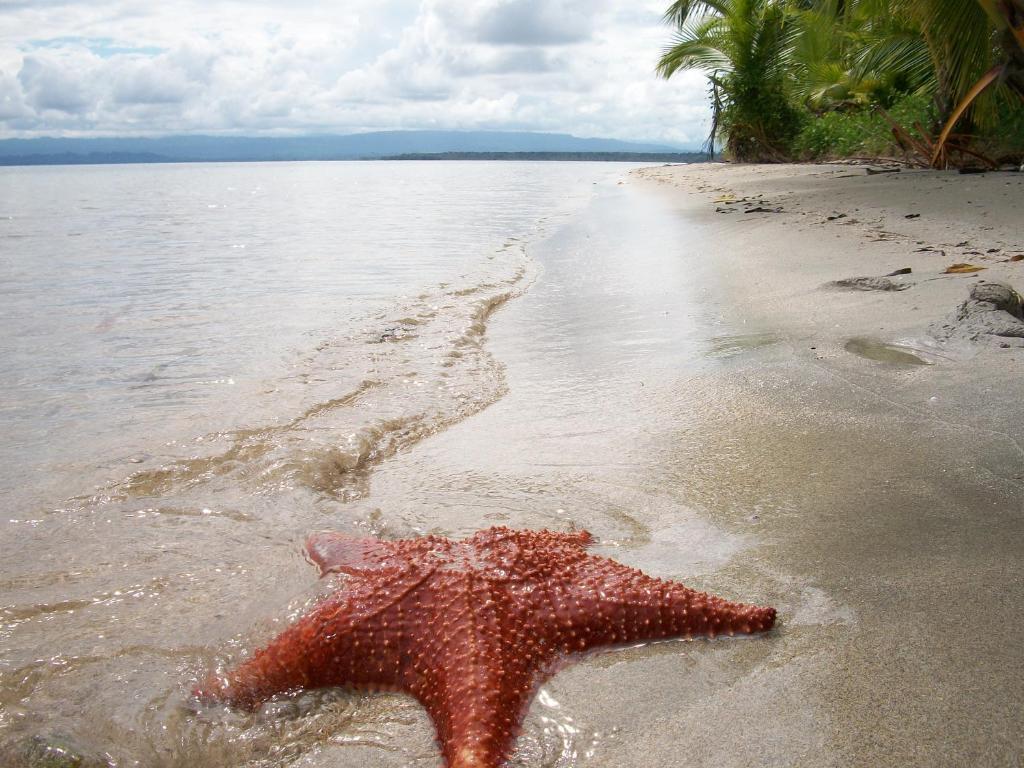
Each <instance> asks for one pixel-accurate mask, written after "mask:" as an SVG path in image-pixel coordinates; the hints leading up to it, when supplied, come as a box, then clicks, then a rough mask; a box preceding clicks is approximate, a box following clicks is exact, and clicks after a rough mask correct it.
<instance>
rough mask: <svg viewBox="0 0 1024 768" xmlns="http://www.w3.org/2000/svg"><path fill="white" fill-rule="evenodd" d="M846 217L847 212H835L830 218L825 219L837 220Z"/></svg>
mask: <svg viewBox="0 0 1024 768" xmlns="http://www.w3.org/2000/svg"><path fill="white" fill-rule="evenodd" d="M845 218H846V214H845V213H837V214H834V215H832V216H829V217H828V218H826V219H825V221H836V220H837V219H845Z"/></svg>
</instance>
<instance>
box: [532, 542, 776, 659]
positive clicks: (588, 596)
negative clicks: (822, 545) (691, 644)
mask: <svg viewBox="0 0 1024 768" xmlns="http://www.w3.org/2000/svg"><path fill="white" fill-rule="evenodd" d="M565 584H568V585H569V586H562V587H555V588H554V589H552V590H551V592H550V593H549V600H548V604H547V605H546V606H545V608H544V610H545V612H546V619H547V623H548V624H549V626H552V627H553V629H554V630H555V631H556V632H557V638H558V640H557V642H558V643H559V644H560V646H561V649H562V650H563V651H564V652H570V653H571V652H580V651H587V650H590V649H592V648H599V647H603V646H609V645H620V644H623V643H634V642H640V641H644V640H659V639H666V638H672V637H687V638H688V637H694V636H708V637H714V636H715V635H720V634H725V635H734V634H737V633H739V634H751V633H754V632H764V631H767V630H769V629H771V628H772V627H773V626H774V625H775V609H774V608H770V607H766V606H755V605H745V604H742V603H733V602H730V601H728V600H723V599H722V598H720V597H715V596H712V595H709V594H707V593H705V592H698V591H696V590H693V589H690V588H688V587H686V586H684V585H682V584H680V583H678V582H674V581H667V580H664V579H656V578H652V577H650V576H647V575H645V574H643V573H641V572H640V571H638V570H636V569H633V568H629V567H627V566H624V565H622V564H620V563H616V562H614V561H612V560H608V559H606V558H598V557H594V558H591V559H589V560H588V561H587V562H586V563H584V564H581V565H578V566H577V567H576V568H575V569H574V574H573V579H572V581H571V582H568V581H567V582H565Z"/></svg>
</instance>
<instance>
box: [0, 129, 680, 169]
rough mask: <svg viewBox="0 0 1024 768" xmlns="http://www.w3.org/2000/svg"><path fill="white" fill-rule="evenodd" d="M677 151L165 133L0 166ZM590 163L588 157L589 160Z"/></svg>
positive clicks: (504, 134)
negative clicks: (168, 134) (155, 136)
mask: <svg viewBox="0 0 1024 768" xmlns="http://www.w3.org/2000/svg"><path fill="white" fill-rule="evenodd" d="M680 151H681V150H680V148H679V147H671V146H667V145H661V144H640V143H634V142H628V141H619V140H617V139H581V138H579V137H576V136H570V135H569V134H565V133H526V132H511V131H379V132H375V133H356V134H350V135H347V136H329V135H322V136H294V137H283V136H275V137H253V136H248V137H247V136H164V137H160V138H131V137H126V138H116V137H115V138H98V139H65V138H39V139H4V140H0V165H64V164H76V163H78V164H84V163H187V162H241V161H264V160H361V159H378V158H384V157H395V156H411V155H415V156H423V155H436V154H441V153H482V152H485V153H502V154H506V153H520V152H532V153H538V152H540V153H587V154H595V153H617V154H623V153H626V154H633V153H649V154H650V153H656V154H666V153H667V154H675V153H679V152H680ZM588 159H592V158H588Z"/></svg>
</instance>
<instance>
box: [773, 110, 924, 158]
mask: <svg viewBox="0 0 1024 768" xmlns="http://www.w3.org/2000/svg"><path fill="white" fill-rule="evenodd" d="M887 111H888V112H889V114H890V115H892V117H893V119H895V120H896V121H897V122H898V123H899V124H900V125H902V126H904V127H905V128H906V129H907V130H909V131H911V132H913V131H914V128H913V126H914V124H915V123H919V124H920V125H923V126H925V128H926V129H930V128H931V127H932V125H933V122H934V119H935V117H934V108H933V106H932V103H931V99H929V98H928V97H927V96H906V97H904V98H903V99H901V100H899V101H897V102H896V103H895V104H893V105H892V107H891V108H890V109H888V110H887ZM793 153H794V155H795V156H796V157H798V158H800V159H803V160H827V159H830V158H840V157H851V156H858V155H871V156H882V155H893V154H902V150H901V149H900V147H899V145H898V144H897V143H896V141H895V140H894V139H893V135H892V129H891V126H890V125H889V122H888V121H887V120H886V119H885V118H883V117H882V115H881V114H879V113H878V112H877V111H876V110H875V109H873V108H871V107H866V108H861V109H856V110H849V111H842V112H841V111H832V112H826V113H824V114H821V115H811V116H810V117H809V119H807V120H806V121H805V123H804V126H803V129H802V130H801V131H800V133H799V134H798V135H797V137H796V139H795V140H794V142H793Z"/></svg>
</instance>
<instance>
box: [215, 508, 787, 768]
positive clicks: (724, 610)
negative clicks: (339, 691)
mask: <svg viewBox="0 0 1024 768" xmlns="http://www.w3.org/2000/svg"><path fill="white" fill-rule="evenodd" d="M592 543H593V538H592V537H591V535H590V534H589V533H587V532H586V531H572V532H568V533H560V532H555V531H547V530H543V531H531V530H512V529H510V528H503V527H498V528H489V529H487V530H483V531H478V532H477V533H475V534H473V535H472V536H470V537H469V538H467V539H463V540H461V541H456V540H452V539H447V538H443V537H441V536H423V537H420V538H416V539H407V540H404V541H382V540H380V539H375V538H364V537H361V536H353V535H350V534H346V533H334V532H323V533H316V534H313V535H312V536H311V537H310V538H309V540H308V542H307V544H306V550H307V552H308V554H309V557H310V559H311V560H312V562H314V563H315V564H316V565H318V566H319V567H320V573H321V575H327V574H331V573H340V574H344V575H345V576H346V577H347V578H345V579H344V580H343V581H342V582H340V584H339V588H338V589H337V590H336V591H335V592H334V593H333V594H331V595H330V596H328V597H326V598H325V599H324V600H322V601H321V602H319V603H317V604H316V605H315V606H314V607H313V608H312V609H311V610H310V612H309V613H307V614H306V615H304V616H302V617H301V618H299V619H298V620H297V621H295V623H294V624H292V625H291V626H290V627H289V628H287V629H286V630H284V632H282V633H281V634H280V635H279V636H278V637H277V639H275V640H273V641H272V642H271V643H270V645H269V646H267V647H266V648H265V649H263V650H261V651H257V652H256V653H254V654H253V655H252V656H250V657H249V658H248V659H246V660H245V661H243V662H242V663H241V664H240V665H238V666H237V667H235V668H234V669H230V670H228V671H227V672H221V671H218V672H214V673H212V674H211V675H210V676H209V677H208V678H207V679H206V680H205V681H204V682H203V683H201V684H200V685H199V686H198V687H197V688H196V690H195V695H196V696H197V697H198V698H199V699H200V700H205V701H218V702H225V703H228V704H230V705H233V706H237V707H243V708H245V709H249V710H254V709H256V708H258V707H259V706H260V705H261V704H262V703H263V702H265V701H266V700H268V699H270V698H271V697H272V696H274V695H276V694H279V693H284V692H294V691H298V690H301V689H309V688H323V687H328V686H339V685H340V686H351V687H353V688H358V689H363V690H381V689H384V690H399V691H404V692H406V693H408V694H411V695H412V696H414V697H415V698H416V699H418V700H419V701H420V702H421V704H422V705H423V706H424V708H425V709H426V711H427V713H428V714H429V715H430V717H431V719H432V720H433V721H434V723H435V725H436V726H437V730H438V740H439V741H440V744H441V750H442V752H443V753H444V757H445V760H446V763H447V765H448V766H449V768H498V766H500V765H503V764H504V762H505V759H506V758H507V757H508V755H509V753H510V752H511V751H512V748H513V746H514V742H515V736H516V734H517V732H518V731H519V729H520V725H521V724H522V720H523V718H524V717H525V715H526V709H527V706H528V704H529V702H530V699H531V698H532V697H533V695H534V693H535V692H536V691H537V687H538V684H539V683H541V682H543V680H544V679H545V678H546V677H548V676H549V675H550V674H551V673H552V672H553V671H554V670H555V669H557V668H558V665H559V662H564V661H565V660H567V659H568V658H569V657H570V656H572V655H575V654H580V653H584V652H586V651H588V650H596V649H599V648H604V647H608V646H623V645H629V644H633V643H639V642H642V641H645V640H656V639H667V638H675V637H693V636H712V637H713V636H715V635H734V634H743V635H746V634H753V633H756V632H765V631H768V630H770V629H771V628H772V627H773V626H774V625H775V609H774V608H770V607H767V606H754V605H743V604H740V603H733V602H729V601H727V600H723V599H722V598H720V597H714V596H712V595H709V594H707V593H704V592H698V591H696V590H692V589H689V588H688V587H686V586H684V585H683V584H680V583H679V582H676V581H667V580H664V579H656V578H652V577H650V576H647V575H645V574H643V573H641V572H640V571H639V570H637V569H635V568H631V567H629V566H626V565H622V564H620V563H617V562H615V561H614V560H611V559H609V558H607V557H601V556H598V555H590V554H588V553H587V551H586V550H587V548H588V547H589V546H590V545H591V544H592Z"/></svg>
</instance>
